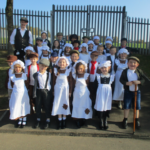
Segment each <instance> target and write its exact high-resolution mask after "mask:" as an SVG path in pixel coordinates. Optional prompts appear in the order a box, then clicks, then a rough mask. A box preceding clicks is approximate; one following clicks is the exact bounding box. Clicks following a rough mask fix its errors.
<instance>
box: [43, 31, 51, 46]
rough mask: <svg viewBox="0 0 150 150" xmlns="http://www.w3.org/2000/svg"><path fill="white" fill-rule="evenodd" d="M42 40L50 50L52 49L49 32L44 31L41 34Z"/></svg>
mask: <svg viewBox="0 0 150 150" xmlns="http://www.w3.org/2000/svg"><path fill="white" fill-rule="evenodd" d="M41 38H42V40H43V43H47V46H48V47H49V48H51V43H50V41H49V40H48V39H47V32H46V31H42V32H41Z"/></svg>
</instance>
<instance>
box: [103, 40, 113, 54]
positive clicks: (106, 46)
mask: <svg viewBox="0 0 150 150" xmlns="http://www.w3.org/2000/svg"><path fill="white" fill-rule="evenodd" d="M111 46H112V42H111V41H105V49H104V54H105V55H106V56H107V55H109V50H110V47H111Z"/></svg>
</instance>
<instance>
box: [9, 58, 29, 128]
mask: <svg viewBox="0 0 150 150" xmlns="http://www.w3.org/2000/svg"><path fill="white" fill-rule="evenodd" d="M24 68H25V66H24V63H23V62H22V61H20V60H17V61H15V62H14V63H13V65H12V70H13V75H12V76H11V77H10V79H11V85H12V87H13V91H12V94H11V97H10V101H9V108H10V117H9V118H10V119H11V120H17V121H16V123H15V127H18V126H20V127H23V126H25V125H26V121H27V120H26V115H28V114H30V103H29V96H28V91H27V88H26V85H25V81H26V80H27V76H26V73H23V70H24Z"/></svg>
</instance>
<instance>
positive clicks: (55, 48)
mask: <svg viewBox="0 0 150 150" xmlns="http://www.w3.org/2000/svg"><path fill="white" fill-rule="evenodd" d="M53 52H57V54H58V57H60V55H61V53H62V49H60V43H59V41H58V40H54V42H53V47H52V49H51V53H53Z"/></svg>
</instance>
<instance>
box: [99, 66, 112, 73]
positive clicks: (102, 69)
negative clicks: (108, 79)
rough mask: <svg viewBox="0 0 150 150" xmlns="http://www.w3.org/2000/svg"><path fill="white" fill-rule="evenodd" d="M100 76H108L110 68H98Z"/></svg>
mask: <svg viewBox="0 0 150 150" xmlns="http://www.w3.org/2000/svg"><path fill="white" fill-rule="evenodd" d="M100 70H101V72H102V74H108V72H109V70H110V67H102V68H100Z"/></svg>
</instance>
